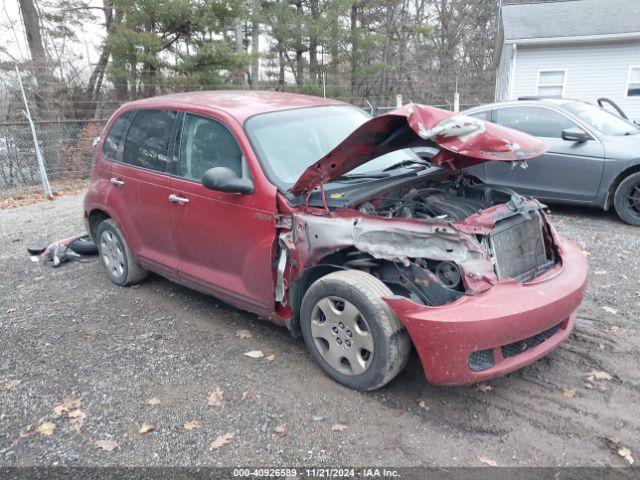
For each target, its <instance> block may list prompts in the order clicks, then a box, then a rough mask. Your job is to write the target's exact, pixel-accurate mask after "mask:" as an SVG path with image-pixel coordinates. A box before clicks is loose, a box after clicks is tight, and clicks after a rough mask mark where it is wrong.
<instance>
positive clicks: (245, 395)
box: [242, 392, 257, 400]
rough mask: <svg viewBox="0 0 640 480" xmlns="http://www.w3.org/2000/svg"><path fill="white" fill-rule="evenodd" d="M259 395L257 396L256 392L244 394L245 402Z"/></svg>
mask: <svg viewBox="0 0 640 480" xmlns="http://www.w3.org/2000/svg"><path fill="white" fill-rule="evenodd" d="M256 396H257V395H256V394H255V392H242V398H243V399H244V400H250V399H252V398H255V397H256Z"/></svg>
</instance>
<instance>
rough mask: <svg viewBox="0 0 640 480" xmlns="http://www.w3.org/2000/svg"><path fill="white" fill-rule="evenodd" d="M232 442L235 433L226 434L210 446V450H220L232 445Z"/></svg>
mask: <svg viewBox="0 0 640 480" xmlns="http://www.w3.org/2000/svg"><path fill="white" fill-rule="evenodd" d="M231 440H233V433H225V434H224V435H220V436H219V437H218V438H216V439H215V440H214V441H213V442H211V443H210V444H209V450H217V449H218V448H220V447H222V446H224V445H227V444H229V443H231Z"/></svg>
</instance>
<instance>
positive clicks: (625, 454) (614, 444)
mask: <svg viewBox="0 0 640 480" xmlns="http://www.w3.org/2000/svg"><path fill="white" fill-rule="evenodd" d="M604 439H605V440H606V441H607V442H608V443H609V448H610V449H611V450H613V451H615V452H616V453H617V454H618V455H619V456H621V457H622V458H624V459H625V460H626V461H627V463H629V465H633V463H634V460H633V456H632V455H631V451H630V450H629V449H628V448H627V447H625V446H624V445H622V443H620V441H619V440H618V439H617V438H615V437H612V436H609V435H605V436H604Z"/></svg>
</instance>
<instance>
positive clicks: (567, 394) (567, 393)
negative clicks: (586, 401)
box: [563, 388, 576, 398]
mask: <svg viewBox="0 0 640 480" xmlns="http://www.w3.org/2000/svg"><path fill="white" fill-rule="evenodd" d="M563 395H564V396H565V397H567V398H573V397H575V396H576V389H575V388H565V389H564V390H563Z"/></svg>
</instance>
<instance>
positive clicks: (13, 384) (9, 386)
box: [4, 379, 22, 390]
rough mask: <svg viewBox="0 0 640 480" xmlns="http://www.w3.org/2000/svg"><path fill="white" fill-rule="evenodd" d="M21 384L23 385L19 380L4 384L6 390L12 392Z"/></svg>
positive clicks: (8, 381)
mask: <svg viewBox="0 0 640 480" xmlns="http://www.w3.org/2000/svg"><path fill="white" fill-rule="evenodd" d="M21 383H22V380H17V379H13V380H7V381H6V382H5V383H4V389H5V390H12V389H14V388H15V387H17V386H18V385H20V384H21Z"/></svg>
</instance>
